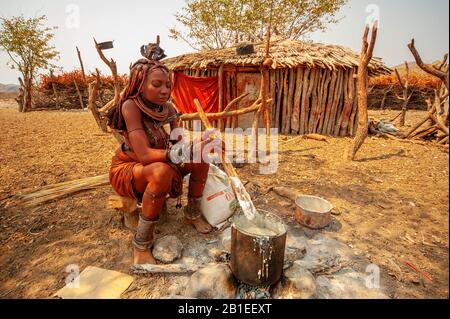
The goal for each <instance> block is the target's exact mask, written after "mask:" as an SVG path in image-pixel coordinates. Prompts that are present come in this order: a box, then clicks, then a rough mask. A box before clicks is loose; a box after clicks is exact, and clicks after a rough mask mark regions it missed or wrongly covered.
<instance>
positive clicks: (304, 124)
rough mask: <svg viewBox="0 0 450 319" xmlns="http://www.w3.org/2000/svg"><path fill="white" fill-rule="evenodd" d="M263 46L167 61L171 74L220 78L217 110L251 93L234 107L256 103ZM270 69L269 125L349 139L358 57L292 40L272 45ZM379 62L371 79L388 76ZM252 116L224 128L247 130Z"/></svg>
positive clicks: (374, 63)
mask: <svg viewBox="0 0 450 319" xmlns="http://www.w3.org/2000/svg"><path fill="white" fill-rule="evenodd" d="M264 55H265V46H264V43H259V44H255V45H254V53H251V54H247V55H238V54H237V53H236V47H232V48H226V49H219V50H209V51H202V52H198V53H191V54H185V55H181V56H178V57H174V58H170V59H166V60H165V61H164V62H165V64H166V65H167V66H168V67H169V68H170V69H171V70H172V71H173V72H174V74H175V76H176V75H177V74H178V73H179V72H181V73H183V74H185V75H189V76H196V77H214V76H217V77H218V82H217V83H219V84H218V85H219V91H220V94H219V96H221V97H223V98H220V99H219V111H221V110H222V108H223V105H227V104H228V102H229V101H231V100H232V99H234V98H236V97H237V96H239V95H241V94H242V93H244V92H247V93H250V94H249V95H248V96H247V97H246V98H245V99H243V100H242V101H241V102H240V103H239V105H238V106H237V107H238V108H242V107H245V106H248V105H249V104H250V103H251V102H253V101H254V100H256V98H257V97H258V94H259V89H260V70H261V65H262V63H263V60H264ZM270 57H271V58H272V60H273V64H272V66H271V69H270V85H269V86H270V97H271V98H272V100H273V102H272V106H271V121H272V123H271V125H272V127H276V128H278V129H279V132H280V133H284V134H308V133H320V134H328V135H334V136H348V135H353V132H354V128H355V122H356V120H355V118H356V112H357V99H356V72H357V68H358V64H359V55H358V54H357V53H355V52H353V51H352V50H350V49H347V48H344V47H342V46H337V45H324V44H316V43H306V42H301V41H292V40H278V41H273V42H271V47H270ZM389 73H391V70H390V69H389V68H388V67H386V66H385V65H384V64H383V62H382V61H381V59H379V58H373V59H372V61H371V63H370V65H369V75H370V76H377V75H381V74H389ZM252 118H253V114H247V115H244V116H241V117H239V119H237V118H232V119H229V120H228V121H227V123H226V127H243V128H247V127H250V126H251V123H252Z"/></svg>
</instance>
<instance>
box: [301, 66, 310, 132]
mask: <svg viewBox="0 0 450 319" xmlns="http://www.w3.org/2000/svg"><path fill="white" fill-rule="evenodd" d="M311 72H312V71H311V69H310V68H306V69H305V70H304V71H303V90H302V98H301V104H300V128H299V134H300V135H303V134H305V122H306V117H307V116H308V115H307V110H306V109H307V108H309V102H308V98H309V95H308V87H309V85H310V84H309V82H310V81H309V75H310V73H311Z"/></svg>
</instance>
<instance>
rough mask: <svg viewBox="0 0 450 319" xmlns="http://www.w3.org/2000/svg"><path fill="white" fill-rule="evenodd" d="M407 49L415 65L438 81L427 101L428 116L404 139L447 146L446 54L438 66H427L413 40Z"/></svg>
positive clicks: (447, 90)
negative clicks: (432, 95) (420, 140)
mask: <svg viewBox="0 0 450 319" xmlns="http://www.w3.org/2000/svg"><path fill="white" fill-rule="evenodd" d="M408 48H409V49H410V51H411V53H412V54H413V56H414V58H415V59H416V63H417V65H418V66H419V67H420V68H421V69H422V70H424V71H425V72H427V73H428V74H430V75H432V76H434V77H435V78H437V79H438V80H439V84H438V87H437V88H436V89H435V90H434V97H432V98H428V99H427V108H428V114H427V115H426V116H425V117H424V118H423V119H422V120H421V121H419V122H418V123H417V124H416V125H414V126H413V127H412V128H411V129H410V130H409V132H407V133H406V135H405V138H410V139H411V138H416V139H417V138H425V139H428V140H433V141H434V142H436V143H438V144H442V145H448V135H449V131H448V127H449V117H448V115H449V100H448V92H449V89H448V54H446V55H445V56H444V59H443V60H442V61H441V62H440V63H439V64H434V65H427V64H425V63H423V61H422V58H421V57H420V55H419V52H417V50H416V48H415V46H414V39H413V40H412V41H411V43H410V44H408Z"/></svg>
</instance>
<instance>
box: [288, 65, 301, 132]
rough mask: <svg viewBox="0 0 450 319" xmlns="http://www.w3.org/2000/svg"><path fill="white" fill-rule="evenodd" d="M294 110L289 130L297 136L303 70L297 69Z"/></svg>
mask: <svg viewBox="0 0 450 319" xmlns="http://www.w3.org/2000/svg"><path fill="white" fill-rule="evenodd" d="M295 82H296V84H295V95H294V110H293V111H292V118H291V130H292V131H293V133H294V134H298V131H299V129H300V123H299V120H300V101H301V96H302V89H303V68H302V67H298V68H297V78H296V80H295Z"/></svg>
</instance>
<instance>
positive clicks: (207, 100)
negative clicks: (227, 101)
mask: <svg viewBox="0 0 450 319" xmlns="http://www.w3.org/2000/svg"><path fill="white" fill-rule="evenodd" d="M172 98H173V99H174V101H175V104H176V107H177V108H178V109H179V110H180V112H182V113H195V112H197V109H196V107H195V104H194V99H195V98H196V99H198V100H199V101H200V104H201V105H202V107H203V110H204V111H205V113H217V112H218V110H219V78H218V77H217V76H214V77H194V76H188V75H185V74H183V73H181V72H176V73H175V74H174V83H173V90H172Z"/></svg>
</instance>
